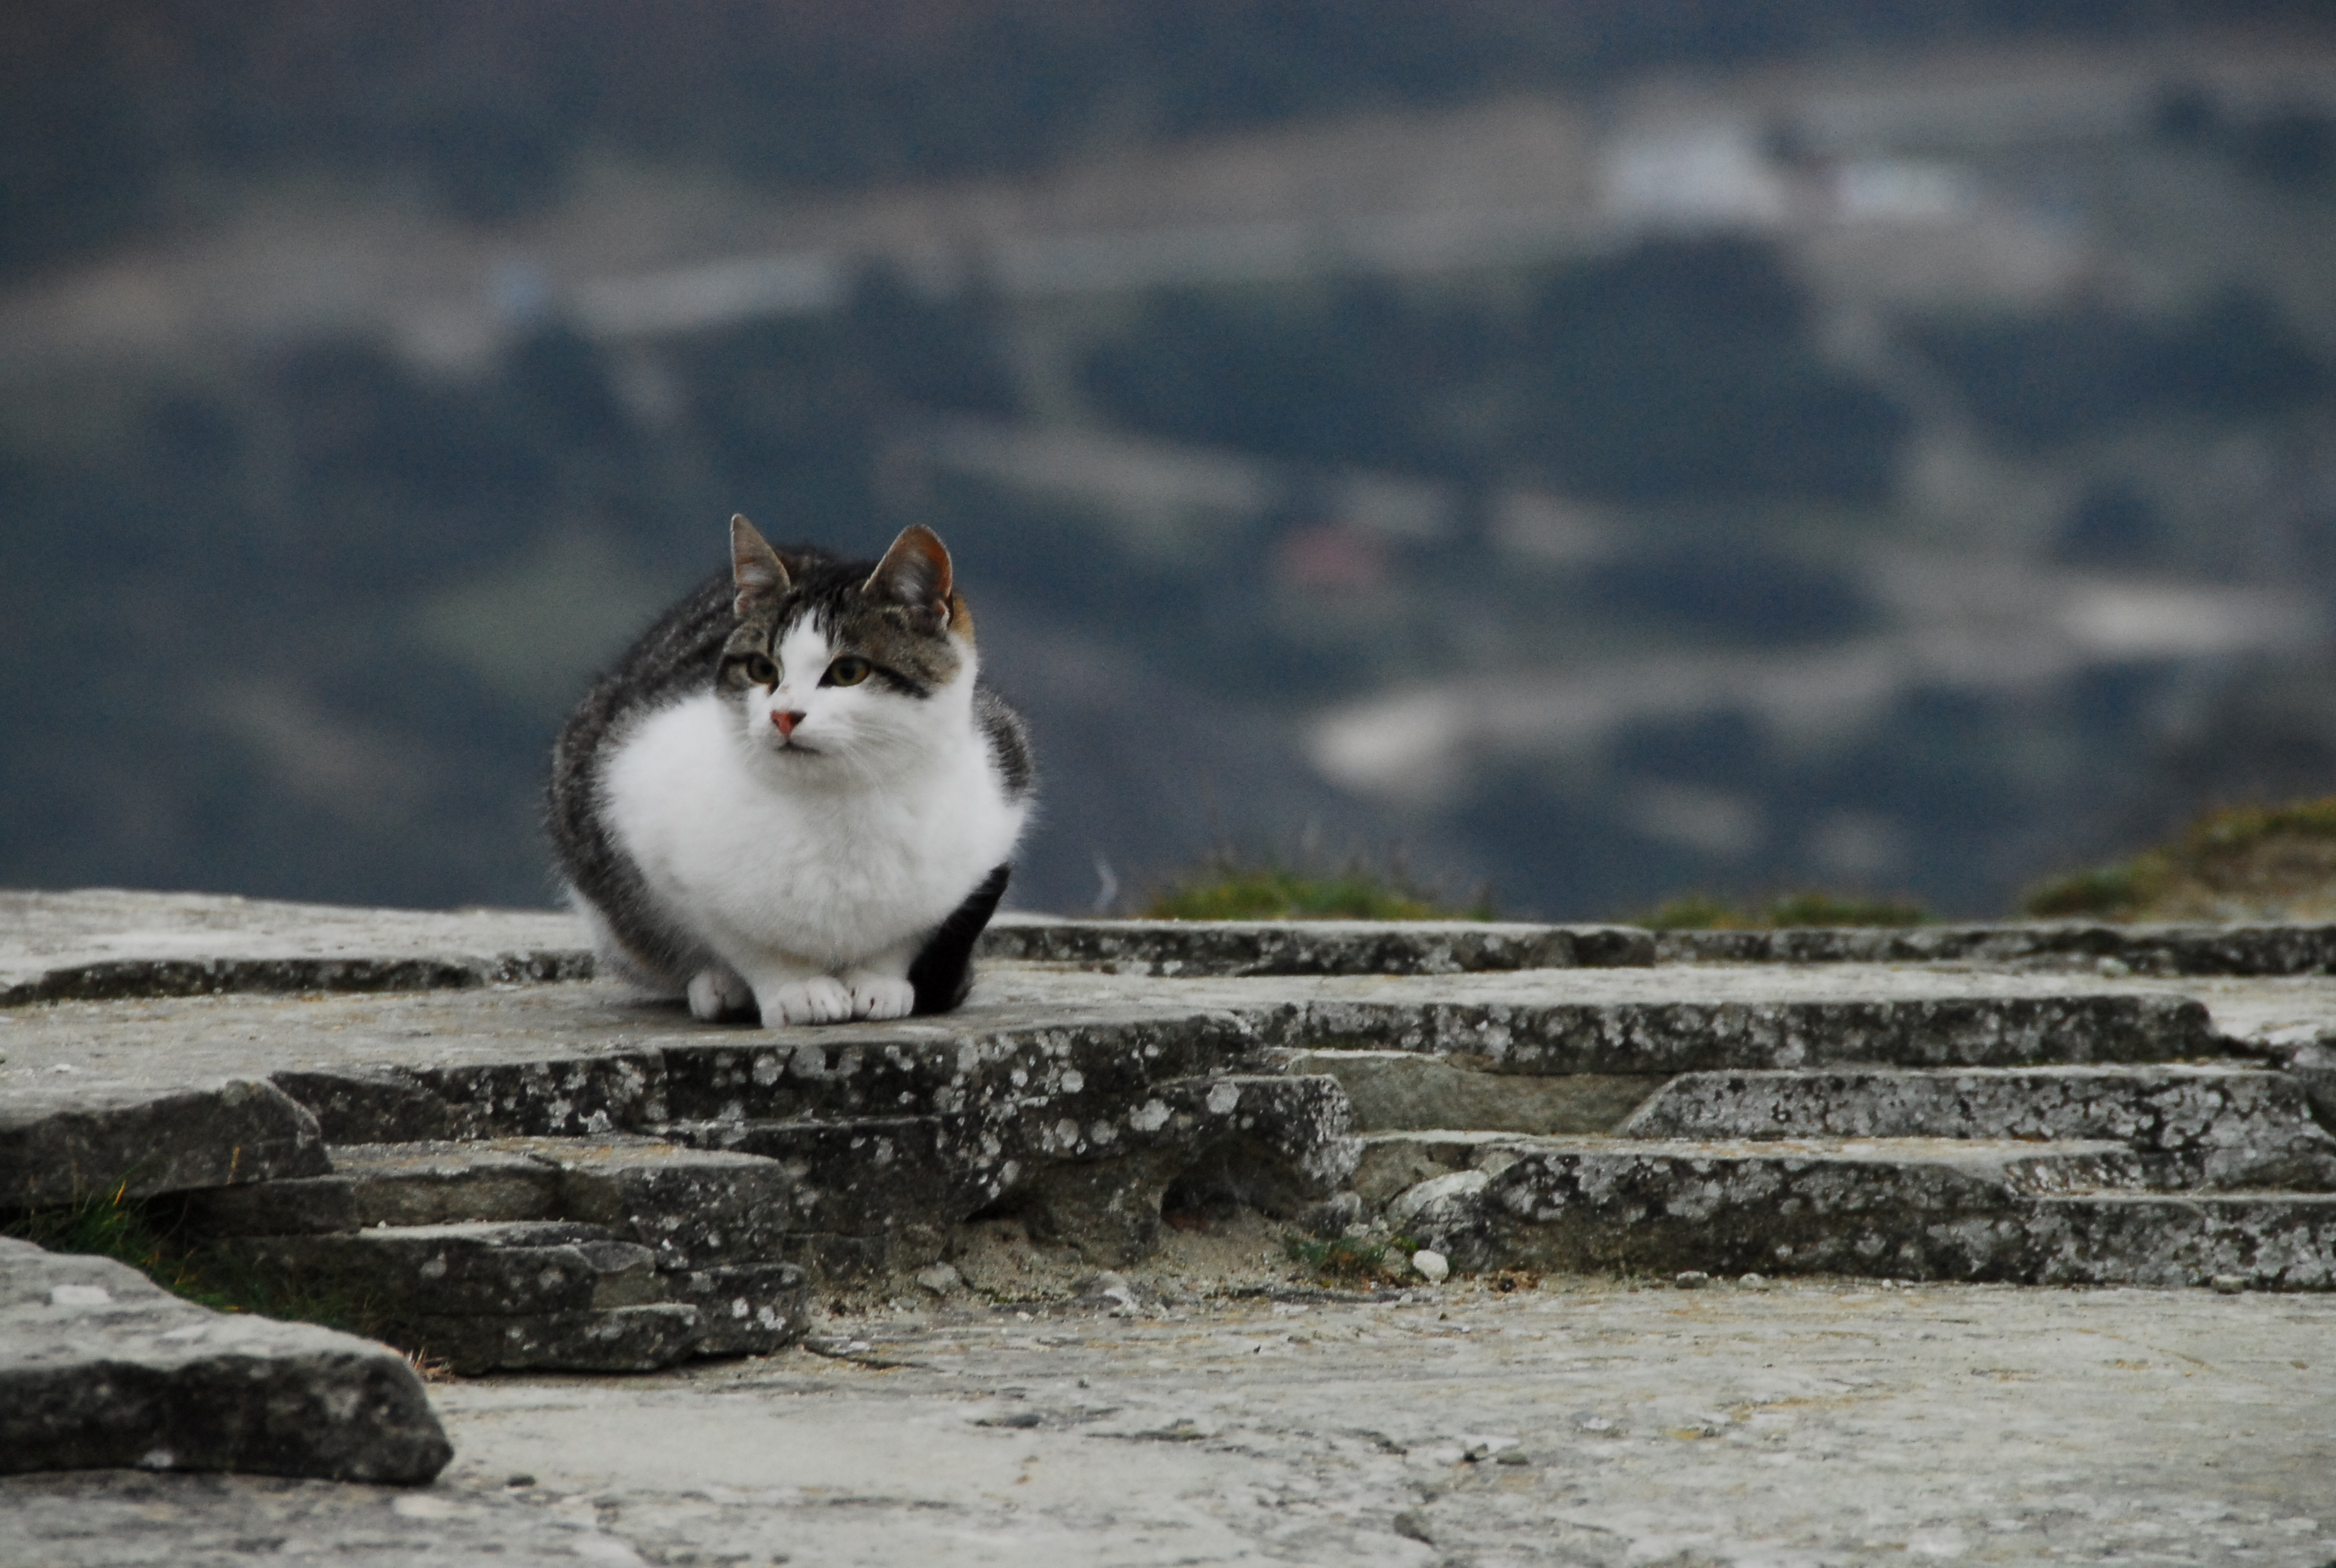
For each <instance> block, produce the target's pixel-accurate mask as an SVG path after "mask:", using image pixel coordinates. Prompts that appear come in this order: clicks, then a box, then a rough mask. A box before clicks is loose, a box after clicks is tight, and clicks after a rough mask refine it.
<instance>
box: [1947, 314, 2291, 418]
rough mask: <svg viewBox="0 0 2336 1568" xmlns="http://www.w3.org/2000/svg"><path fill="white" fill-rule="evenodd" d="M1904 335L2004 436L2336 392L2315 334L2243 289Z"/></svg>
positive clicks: (2252, 413) (2241, 411) (2220, 413)
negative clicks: (2159, 306) (2156, 309)
mask: <svg viewBox="0 0 2336 1568" xmlns="http://www.w3.org/2000/svg"><path fill="white" fill-rule="evenodd" d="M1904 336H1905V337H1906V339H1907V341H1908V342H1909V343H1910V344H1911V345H1912V346H1913V347H1914V349H1915V350H1916V351H1917V352H1918V353H1920V354H1922V355H1923V356H1924V357H1925V358H1927V359H1929V360H1930V361H1931V362H1932V364H1933V365H1937V366H1938V367H1939V369H1940V370H1941V371H1942V373H1943V374H1944V375H1945V377H1946V379H1947V380H1948V382H1949V383H1950V384H1952V385H1953V386H1954V387H1955V389H1956V390H1957V391H1958V392H1960V393H1961V394H1962V398H1963V401H1964V403H1965V404H1966V406H1968V407H1969V408H1970V409H1971V412H1972V413H1973V414H1976V415H1977V416H1978V417H1979V418H1980V419H1981V421H1982V422H1983V423H1985V424H1987V425H1988V426H1989V427H1990V429H1991V430H1992V431H1993V432H1994V433H1995V434H1996V435H1997V436H1998V437H1999V438H2000V439H2002V440H2004V441H2007V442H2009V443H2011V444H2012V445H2014V446H2017V447H2022V448H2031V449H2032V448H2037V447H2050V446H2057V445H2060V444H2063V443H2068V442H2070V441H2073V440H2076V439H2078V438H2079V437H2082V436H2085V435H2088V434H2089V433H2093V432H2095V431H2098V430H2099V429H2101V428H2103V427H2105V426H2108V425H2113V424H2117V423H2119V422H2122V421H2127V420H2133V419H2140V418H2146V417H2149V416H2153V415H2165V414H2182V415H2185V416H2198V415H2203V416H2205V417H2207V418H2210V419H2219V420H2226V421H2227V420H2237V419H2247V418H2252V417H2256V416H2261V415H2267V414H2279V413H2282V412H2283V411H2285V410H2288V409H2291V408H2294V407H2297V406H2299V405H2301V404H2308V403H2312V402H2317V401H2320V400H2321V399H2324V398H2326V397H2327V396H2328V395H2329V394H2330V393H2331V390H2336V371H2331V367H2330V366H2329V365H2328V364H2327V363H2326V362H2325V361H2324V360H2323V359H2322V358H2321V356H2320V355H2318V354H2317V353H2316V352H2315V351H2314V350H2313V348H2312V344H2311V342H2310V340H2309V339H2307V338H2306V337H2304V336H2302V334H2301V333H2300V332H2298V331H2297V329H2296V327H2295V326H2294V324H2293V323H2292V322H2291V321H2289V320H2288V319H2287V317H2285V315H2284V314H2282V312H2281V310H2280V309H2279V307H2277V306H2275V305H2274V304H2273V303H2272V302H2271V301H2270V300H2268V299H2266V298H2264V297H2263V296H2261V295H2259V294H2256V293H2253V292H2251V291H2249V290H2246V289H2243V288H2234V289H2232V290H2230V291H2229V292H2227V293H2225V294H2224V295H2223V296H2222V297H2219V298H2217V299H2215V300H2213V301H2211V302H2209V303H2208V304H2206V305H2205V306H2203V307H2200V308H2198V309H2196V310H2195V311H2193V312H2191V313H2190V314H2188V315H2186V316H2184V317H2175V318H2172V319H2159V318H2157V317H2151V316H2145V315H2139V314H2135V313H2129V312H2123V311H2116V310H2111V309H2108V308H2107V307H2100V306H2092V305H2088V306H2084V307H2078V308H2075V309H2070V310H2064V311H2059V312H2055V313H2051V314H2048V315H2041V316H2021V317H2002V316H1996V317H1981V318H1976V319H1971V320H1960V321H1932V322H1921V323H1915V324H1912V325H1910V326H1908V327H1907V328H1906V329H1905V333H1904Z"/></svg>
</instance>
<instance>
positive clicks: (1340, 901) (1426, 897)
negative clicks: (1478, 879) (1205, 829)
mask: <svg viewBox="0 0 2336 1568" xmlns="http://www.w3.org/2000/svg"><path fill="white" fill-rule="evenodd" d="M1144 914H1145V915H1146V916H1147V917H1149V918H1151V919H1153V920H1492V919H1494V911H1493V906H1492V901H1491V900H1490V899H1489V898H1486V897H1484V896H1482V895H1480V896H1478V897H1477V898H1475V899H1474V900H1473V901H1469V902H1468V903H1466V904H1465V905H1463V904H1457V903H1454V902H1451V901H1447V900H1445V899H1444V898H1443V897H1441V896H1440V895H1438V894H1436V893H1435V892H1433V891H1429V890H1427V889H1425V888H1421V887H1418V886H1416V885H1415V884H1414V883H1413V882H1411V881H1409V880H1408V879H1407V878H1406V877H1404V876H1403V875H1402V874H1401V873H1399V872H1378V871H1374V870H1372V869H1371V868H1369V867H1368V866H1366V865H1364V864H1362V863H1360V862H1351V863H1349V864H1348V865H1346V866H1344V867H1341V868H1339V869H1338V870H1336V871H1329V872H1313V871H1302V870H1297V869H1293V868H1291V867H1289V866H1285V865H1280V864H1278V863H1274V862H1266V863H1264V864H1261V865H1259V864H1249V863H1245V862H1241V861H1240V860H1237V859H1235V858H1232V857H1231V856H1226V855H1215V856H1212V857H1211V858H1210V859H1208V860H1207V861H1204V862H1202V864H1201V865H1199V866H1198V867H1196V868H1194V869H1193V870H1192V871H1190V872H1185V873H1184V874H1183V876H1181V877H1179V878H1178V879H1177V880H1176V881H1173V882H1171V883H1169V884H1168V886H1166V887H1165V888H1163V889H1162V890H1160V891H1158V892H1156V893H1154V894H1153V896H1152V899H1151V901H1150V902H1149V903H1147V904H1146V905H1145V906H1144Z"/></svg>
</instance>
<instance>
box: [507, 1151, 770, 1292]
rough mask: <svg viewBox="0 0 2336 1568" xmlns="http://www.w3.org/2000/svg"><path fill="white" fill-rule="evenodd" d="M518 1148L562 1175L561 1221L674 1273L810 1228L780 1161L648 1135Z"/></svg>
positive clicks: (733, 1258)
mask: <svg viewBox="0 0 2336 1568" xmlns="http://www.w3.org/2000/svg"><path fill="white" fill-rule="evenodd" d="M506 1146H511V1145H506ZM519 1146H522V1147H526V1148H527V1149H528V1150H529V1153H530V1157H531V1158H533V1159H535V1160H536V1161H538V1162H540V1164H544V1165H546V1166H548V1167H550V1169H551V1170H552V1172H553V1173H554V1174H556V1176H557V1179H558V1183H559V1189H558V1194H557V1200H556V1207H557V1209H558V1211H559V1213H560V1216H561V1217H562V1218H563V1219H569V1220H577V1221H581V1222H585V1223H587V1224H593V1225H599V1226H601V1227H603V1228H605V1229H606V1230H607V1231H608V1232H609V1233H610V1234H611V1235H614V1236H616V1237H618V1239H620V1240H622V1241H627V1242H634V1243H636V1244H638V1245H640V1246H644V1247H647V1249H649V1251H651V1252H653V1253H654V1254H655V1255H656V1258H657V1267H658V1268H659V1269H660V1270H663V1271H667V1272H668V1273H670V1272H672V1271H687V1270H703V1269H706V1268H709V1267H712V1266H714V1265H716V1264H722V1263H752V1262H755V1261H762V1260H765V1259H771V1258H776V1257H778V1256H779V1255H780V1249H781V1247H782V1245H783V1242H782V1238H783V1237H784V1236H786V1235H788V1234H791V1233H792V1232H795V1231H798V1230H803V1229H807V1228H811V1227H809V1225H808V1224H807V1223H806V1222H807V1219H808V1216H807V1215H805V1214H804V1213H803V1212H802V1208H801V1207H800V1206H799V1205H798V1203H797V1197H798V1193H799V1192H800V1183H799V1182H798V1180H797V1178H796V1176H795V1175H794V1174H793V1172H792V1171H790V1170H789V1169H788V1168H787V1167H786V1166H784V1165H783V1164H779V1163H778V1162H777V1161H774V1160H769V1159H764V1158H761V1157H759V1156H757V1155H754V1154H742V1153H738V1152H736V1151H733V1150H725V1149H695V1148H687V1147H684V1146H681V1145H679V1144H665V1143H650V1142H647V1141H642V1142H630V1141H628V1142H618V1143H599V1142H581V1141H579V1142H574V1143H569V1142H562V1141H558V1140H552V1139H543V1140H540V1141H537V1142H534V1143H532V1144H526V1145H519Z"/></svg>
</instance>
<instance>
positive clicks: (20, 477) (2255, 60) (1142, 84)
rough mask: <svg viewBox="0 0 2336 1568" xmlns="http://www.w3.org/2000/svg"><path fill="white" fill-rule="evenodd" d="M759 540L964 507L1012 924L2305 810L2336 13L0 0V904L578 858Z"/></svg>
mask: <svg viewBox="0 0 2336 1568" xmlns="http://www.w3.org/2000/svg"><path fill="white" fill-rule="evenodd" d="M732 511H745V512H746V513H747V514H748V515H749V516H751V517H753V518H754V519H755V520H756V521H757V522H758V523H760V524H762V525H763V526H764V529H765V531H767V532H769V533H771V534H772V535H773V536H774V537H777V538H788V539H806V540H814V541H824V542H827V543H830V544H832V545H834V546H837V547H841V548H845V549H850V550H861V551H865V552H869V553H871V554H872V553H873V552H874V551H876V550H878V549H880V548H881V545H882V544H883V543H884V541H886V540H888V539H889V538H890V537H891V534H892V533H893V532H894V531H897V530H898V529H899V528H900V527H901V526H902V525H903V524H905V523H907V522H909V521H925V522H928V523H930V525H932V526H933V527H934V528H936V529H937V530H939V532H940V533H941V534H942V536H943V537H944V538H945V539H947V540H948V541H949V544H950V546H951V547H952V549H953V550H955V552H956V553H957V556H958V559H959V574H960V580H961V582H962V583H963V585H964V586H965V588H966V589H967V590H968V595H969V597H970V598H971V599H972V601H973V603H974V606H975V608H976V610H977V613H978V618H979V622H980V627H981V635H982V646H983V648H984V654H985V658H986V660H987V663H988V669H989V671H990V673H991V676H992V677H993V678H994V679H995V680H996V681H997V682H998V685H1000V686H1001V687H1003V688H1004V689H1005V690H1006V691H1007V693H1008V694H1009V695H1010V696H1012V697H1013V698H1014V699H1015V700H1016V701H1017V702H1018V703H1019V704H1020V705H1021V706H1023V707H1024V709H1025V711H1026V712H1027V714H1028V715H1029V716H1030V719H1031V721H1032V724H1033V726H1034V728H1035V729H1036V731H1037V735H1038V739H1039V744H1040V746H1041V748H1042V757H1043V760H1044V762H1045V764H1046V775H1047V776H1046V816H1045V819H1044V822H1043V823H1042V825H1041V827H1040V828H1039V830H1038V833H1037V837H1036V839H1035V841H1034V842H1033V844H1032V846H1031V848H1030V851H1029V852H1028V855H1027V861H1026V864H1025V867H1024V871H1023V873H1022V876H1021V880H1020V881H1019V883H1018V884H1017V895H1018V898H1017V901H1019V902H1020V903H1022V904H1024V905H1025V906H1027V907H1039V908H1054V909H1059V910H1065V911H1078V910H1084V909H1086V908H1088V907H1090V906H1091V905H1093V904H1094V903H1095V901H1096V900H1097V899H1098V897H1099V896H1102V894H1103V893H1104V892H1105V891H1107V889H1108V887H1109V886H1110V885H1111V884H1112V883H1114V882H1116V883H1117V884H1118V885H1119V886H1120V887H1121V888H1123V889H1134V888H1135V887H1138V886H1140V885H1142V884H1143V882H1144V880H1145V879H1146V878H1147V877H1156V876H1159V875H1161V874H1163V873H1165V872H1168V871H1170V870H1172V869H1173V868H1175V867H1178V866H1181V865H1183V864H1185V863H1188V862H1191V861H1192V859H1193V858H1194V857H1195V856H1196V855H1199V854H1201V853H1202V852H1205V851H1207V850H1208V849H1209V848H1210V847H1211V846H1212V844H1215V843H1218V842H1231V843H1233V844H1235V845H1238V846H1241V847H1243V848H1246V849H1248V850H1249V851H1251V852H1253V853H1279V854H1281V855H1284V856H1302V855H1309V854H1310V855H1314V856H1319V857H1324V858H1329V859H1337V858H1339V857H1342V856H1344V855H1346V854H1347V853H1348V852H1363V853H1365V854H1367V855H1368V856H1371V857H1374V858H1378V859H1385V858H1387V857H1388V856H1390V855H1395V854H1400V855H1401V856H1403V857H1404V859H1405V860H1406V863H1407V865H1408V868H1409V870H1410V872H1412V874H1413V875H1414V876H1415V877H1416V878H1418V879H1420V880H1422V881H1428V882H1431V883H1442V884H1444V885H1446V886H1451V887H1455V888H1458V887H1465V886H1467V885H1471V884H1474V883H1475V882H1478V881H1484V880H1489V881H1490V883H1491V885H1492V890H1493V893H1494V897H1495V899H1496V900H1497V901H1498V902H1499V903H1500V904H1501V906H1502V907H1503V908H1504V909H1505V910H1507V911H1512V912H1518V913H1534V914H1540V915H1545V916H1551V917H1560V918H1562V917H1599V916H1611V915H1615V914H1619V913H1623V912H1627V911H1631V910H1634V909H1642V908H1644V907H1646V906H1647V905H1649V904H1650V903H1652V902H1653V901H1656V900H1658V899H1660V898H1661V897H1663V896H1664V895H1667V894H1670V893H1674V892H1678V891H1683V890H1686V889H1689V888H1700V889H1706V890H1711V891H1735V892H1742V893H1753V892H1757V891H1762V890H1773V889H1778V888H1784V887H1789V886H1795V885H1804V884H1821V885H1825V886H1828V887H1832V888H1836V889H1842V890H1859V891H1869V892H1874V893H1892V894H1911V895H1913V896H1914V897H1916V898H1919V899H1920V900H1922V901H1924V902H1926V903H1928V904H1929V905H1930V906H1932V908H1934V909H1939V910H1942V911H1949V912H1956V913H1964V914H1972V915H1991V914H1998V913H2001V912H2003V911H2005V910H2006V909H2008V908H2009V907H2010V904H2011V902H2012V901H2013V899H2014V897H2015V895H2016V893H2017V891H2018V890H2019V889H2020V887H2021V886H2022V885H2024V884H2026V883H2028V882H2029V881H2033V880H2034V879H2036V878H2039V877H2040V876H2043V875H2046V874H2048V873H2050V872H2057V871H2061V870H2065V869H2067V868H2068V867H2069V866H2071V865H2074V864H2076V863H2078V862H2082V861H2084V860H2087V859H2088V858H2093V857H2096V856H2098V855H2100V854H2102V853H2105V852H2110V851H2113V850H2116V849H2117V848H2118V847H2120V846H2123V845H2127V844H2130V843H2133V842H2139V841H2141V840H2145V839H2147V838H2151V837H2154V836H2158V835H2161V834H2163V833H2165V832H2166V830H2167V829H2169V828H2170V827H2171V826H2173V825H2174V824H2175V823H2179V822H2180V821H2182V820H2183V819H2185V818H2186V817H2187V816H2189V815H2190V814H2191V813H2193V812H2194V811H2195V810H2197V809H2198V808H2200V807H2201V806H2203V805H2205V804H2207V803H2211V802H2214V801H2231V800H2241V799H2249V798H2264V797H2270V796H2278V795H2288V794H2303V793H2314V794H2322V793H2327V792H2329V791H2330V790H2331V789H2336V658H2331V643H2330V633H2331V610H2332V609H2336V17H2331V15H2329V13H2328V10H2327V8H2326V7H2325V6H2324V5H2320V4H2302V3H2296V0H2288V3H2270V0H2263V3H2255V0H2041V3H2029V0H2019V3H2015V0H1952V3H1948V4H1932V5H1895V4H1875V3H1874V0H1741V3H1737V4H1731V5H1718V4H1710V3H1698V0H1631V3H1623V0H1542V3H1528V0H1411V3H1406V4H1398V3H1394V0H1290V3H1287V4H1279V5H1264V4H1251V3H1246V0H1128V3H1125V4H1119V5H1105V4H1100V3H1096V0H855V3H854V4H851V5H842V4H831V3H814V0H800V3H796V4H790V5H777V4H769V5H750V4H744V3H741V0H704V3H699V4H684V3H678V0H676V3H667V4H652V3H637V0H459V3H457V0H406V3H404V4H401V5H395V6H365V5H340V4H324V5H320V4H316V3H315V0H242V3H239V4H234V5H229V4H224V3H218V0H206V3H195V0H10V4H9V5H6V6H5V8H0V628H5V629H0V649H5V658H0V883H15V884H31V885H48V886H62V885H71V884H83V883H100V882H106V883H119V884H130V885H139V886H150V887H189V888H206V889H214V890H219V891H244V892H249V893H258V894H270V895H277V896H292V897H304V898H318V899H330V900H346V901H383V902H397V903H413V904H426V905H444V904H454V903H464V902H499V903H540V902H543V901H547V900H548V899H549V898H550V896H551V883H550V874H549V872H548V870H547V865H546V857H545V854H544V851H543V848H542V843H541V840H540V833H539V831H538V828H537V825H536V811H537V796H538V792H539V789H540V780H541V775H542V770H543V757H544V755H545V752H546V749H547V747H548V745H549V741H550V735H551V734H552V732H553V730H554V729H555V728H556V726H557V725H558V723H559V721H560V717H561V716H562V714H563V713H564V711H565V709H566V708H567V706H568V705H569V704H570V703H571V702H572V701H573V700H574V699H575V697H576V696H578V695H579V692H580V691H581V689H582V687H583V686H584V685H585V683H586V682H587V680H588V679H589V676H590V674H591V673H592V672H593V671H594V670H595V668H596V667H598V666H599V664H600V663H601V662H602V661H604V660H605V659H607V658H608V657H609V656H610V655H611V654H612V653H613V652H614V651H615V650H616V649H617V648H619V647H621V645H622V644H623V642H624V641H625V640H626V639H627V638H628V636H629V635H630V633H631V632H632V631H633V630H634V629H635V628H637V627H638V624H639V623H640V622H641V621H642V620H643V619H644V618H646V617H647V616H648V615H649V614H650V613H652V612H653V611H654V610H655V609H657V607H658V606H659V605H660V604H661V602H662V601H663V600H664V599H666V598H667V596H669V595H671V594H672V593H674V592H676V590H678V589H680V588H682V587H683V586H685V585H686V583H687V582H688V581H690V580H692V579H695V578H696V577H698V576H700V575H702V574H703V573H705V572H706V571H708V570H713V569H715V567H717V566H719V565H721V564H722V562H723V540H724V522H725V520H726V519H727V518H728V516H729V515H730V513H731V512H732Z"/></svg>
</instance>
